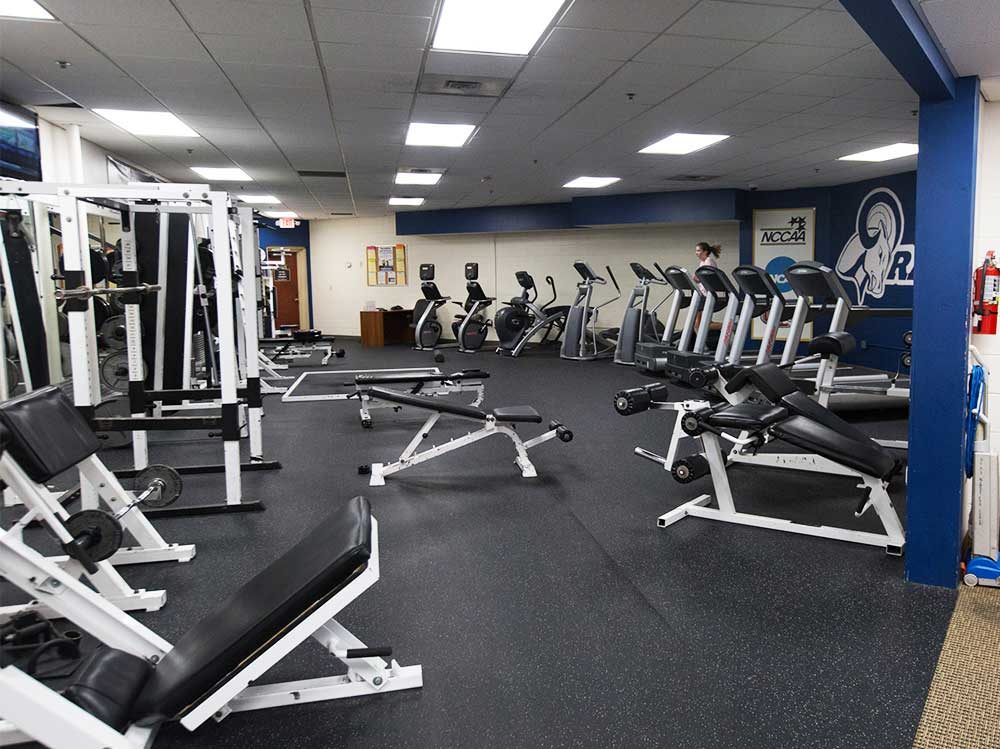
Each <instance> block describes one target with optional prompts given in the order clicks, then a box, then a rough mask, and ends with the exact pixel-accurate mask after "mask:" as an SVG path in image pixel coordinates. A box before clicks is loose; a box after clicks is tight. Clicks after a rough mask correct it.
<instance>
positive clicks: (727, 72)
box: [700, 68, 794, 94]
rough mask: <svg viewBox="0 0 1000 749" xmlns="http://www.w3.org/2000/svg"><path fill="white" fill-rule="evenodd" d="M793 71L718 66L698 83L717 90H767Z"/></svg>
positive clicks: (786, 79) (781, 81)
mask: <svg viewBox="0 0 1000 749" xmlns="http://www.w3.org/2000/svg"><path fill="white" fill-rule="evenodd" d="M793 77H794V73H782V72H779V71H771V70H737V69H736V68H719V69H718V70H716V71H714V72H712V73H709V75H708V76H706V77H705V78H704V80H702V81H700V83H702V84H704V85H708V86H711V87H712V88H714V89H716V90H718V91H737V92H738V91H742V92H746V93H747V94H754V93H761V92H763V91H768V90H770V89H772V88H774V87H775V86H780V85H781V84H783V83H787V82H788V81H789V80H791V79H792V78H793Z"/></svg>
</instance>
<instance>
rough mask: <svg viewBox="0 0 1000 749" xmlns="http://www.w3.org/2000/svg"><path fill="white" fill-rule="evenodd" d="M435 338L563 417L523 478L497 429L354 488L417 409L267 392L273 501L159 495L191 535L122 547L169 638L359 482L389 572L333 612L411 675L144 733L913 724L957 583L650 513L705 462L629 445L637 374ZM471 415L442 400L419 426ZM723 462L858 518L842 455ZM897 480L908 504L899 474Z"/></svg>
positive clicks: (795, 511)
mask: <svg viewBox="0 0 1000 749" xmlns="http://www.w3.org/2000/svg"><path fill="white" fill-rule="evenodd" d="M342 345H344V347H345V348H347V349H348V357H347V358H346V359H341V360H333V361H332V362H331V364H330V367H329V368H330V369H360V368H364V367H392V366H397V367H404V366H405V367H414V366H429V365H432V364H433V363H432V362H431V359H430V354H428V353H422V352H414V351H411V350H408V349H406V348H402V347H396V348H387V349H382V350H370V349H369V350H366V349H361V348H360V346H359V345H358V344H356V343H352V342H345V343H343V344H342ZM446 355H447V361H446V362H445V363H444V364H443V365H441V366H442V368H443V369H444V370H445V371H453V370H455V369H459V368H463V367H465V368H469V367H483V368H485V369H487V370H489V371H490V372H491V373H492V374H493V377H492V378H491V379H490V380H489V381H488V387H487V404H488V405H491V406H495V405H516V404H521V403H528V404H532V405H534V406H535V407H536V408H538V410H539V411H540V412H541V413H542V414H543V416H545V417H546V418H557V419H560V420H561V421H563V422H565V423H566V425H567V426H569V427H571V428H572V429H573V431H574V432H575V434H576V439H575V440H574V441H573V442H572V443H570V444H563V443H561V442H558V441H552V442H549V443H546V444H545V445H542V446H540V447H539V448H537V449H536V450H533V451H532V459H533V460H534V462H535V464H536V466H537V468H538V471H539V475H540V477H539V478H538V479H534V480H529V479H522V478H520V475H519V473H518V472H517V470H516V469H515V467H514V466H513V463H512V458H513V452H512V450H511V448H510V445H509V443H506V444H505V443H504V442H501V441H500V440H499V439H496V440H486V441H483V442H480V443H478V444H476V445H474V446H472V447H470V448H467V449H465V450H462V451H459V452H458V453H454V454H452V455H449V456H447V457H445V458H442V459H440V460H439V461H434V462H432V463H430V464H428V465H426V466H422V467H419V468H416V469H412V470H409V471H405V472H403V473H402V474H400V475H398V476H393V477H390V478H389V479H388V483H387V485H386V486H384V487H373V488H369V487H368V486H367V481H366V479H367V477H363V476H359V475H357V472H356V468H357V466H358V464H361V463H368V462H372V461H375V460H387V459H391V458H392V457H394V456H395V455H397V454H398V452H399V451H400V449H401V448H402V447H403V446H404V445H405V444H406V442H407V441H408V440H409V439H410V437H411V436H412V434H413V432H414V431H415V429H416V426H417V425H418V424H419V421H420V419H419V417H417V418H415V417H414V416H413V414H412V413H411V414H410V415H406V414H392V413H389V412H387V411H384V410H380V411H378V412H376V414H375V429H373V430H371V431H365V430H362V429H361V428H360V426H359V424H358V419H357V409H356V404H353V403H311V404H282V403H281V402H280V401H279V400H278V399H277V397H270V398H269V399H268V401H267V408H266V412H267V416H266V419H265V440H266V445H267V448H268V449H267V453H268V454H267V457H269V458H274V459H279V460H281V461H282V462H283V463H284V466H285V467H284V469H283V470H281V471H278V472H269V473H265V472H261V473H249V474H245V488H246V494H247V495H248V496H250V497H253V498H259V499H262V500H263V501H264V502H265V503H266V505H267V508H268V509H267V511H266V512H264V513H257V514H239V515H228V516H226V515H220V516H213V517H207V518H175V519H162V520H159V521H157V524H158V527H159V528H160V529H161V531H162V533H163V534H164V535H165V536H166V537H167V538H168V540H171V541H178V542H195V543H197V545H198V557H197V558H196V559H195V560H194V561H193V562H191V563H190V564H187V565H179V564H175V565H170V564H166V565H155V566H146V567H135V568H125V569H124V573H125V575H126V577H127V579H128V580H129V581H130V582H131V583H133V584H134V585H136V586H143V587H147V588H152V587H161V586H165V587H166V588H167V590H168V591H169V601H168V604H167V606H166V607H165V608H164V609H163V610H161V611H159V612H156V613H152V614H146V615H142V616H141V617H140V618H141V619H142V620H143V621H144V622H145V623H147V624H148V625H149V626H151V627H153V628H154V629H155V630H156V631H157V632H159V633H160V634H162V635H163V636H165V637H167V638H168V639H172V638H176V637H177V636H178V635H179V634H180V633H181V632H183V631H184V630H185V629H187V627H188V626H189V625H190V623H191V622H192V620H194V619H196V618H197V617H198V616H200V614H201V613H202V612H204V611H206V610H207V609H208V608H210V607H214V606H217V605H218V604H219V602H220V601H221V600H223V599H224V598H225V596H226V595H227V593H228V592H229V591H230V590H231V589H232V588H233V587H234V586H236V585H239V584H240V583H242V582H244V581H245V580H246V579H248V578H249V577H250V576H251V575H252V574H253V573H255V572H256V571H257V570H259V569H260V568H261V567H263V566H264V565H266V564H267V563H268V562H269V561H270V560H272V559H273V558H275V557H276V556H277V555H279V554H280V553H281V551H282V550H283V549H284V548H286V547H287V546H289V545H290V544H291V543H293V542H294V541H295V540H296V539H298V538H299V537H300V536H302V535H303V534H304V533H305V532H306V530H307V529H308V528H309V527H311V526H312V524H314V523H315V522H318V521H320V520H322V518H323V516H324V515H325V514H326V513H327V512H328V510H329V509H330V508H332V507H334V506H336V504H337V503H339V502H341V501H343V500H344V499H345V498H347V497H350V496H353V495H356V494H364V495H365V496H367V497H369V498H370V500H371V503H372V506H373V508H374V512H375V514H376V516H377V518H378V519H379V521H380V532H381V542H382V549H381V550H382V578H381V580H380V582H379V583H378V584H377V585H376V586H375V587H374V588H373V589H371V590H370V591H369V592H368V593H366V594H365V595H364V596H362V598H360V599H359V600H358V601H356V602H355V603H354V604H353V605H352V606H351V607H349V608H348V609H347V610H346V611H345V612H344V615H343V617H342V621H343V622H344V623H345V624H346V625H347V626H349V627H351V628H352V629H353V630H354V631H355V632H356V633H357V634H358V635H359V636H361V637H362V638H363V639H365V640H366V641H367V642H368V643H370V644H373V645H382V644H389V645H392V646H393V647H394V648H395V655H396V657H397V658H398V660H399V661H400V662H401V663H403V664H404V665H405V664H412V663H420V664H422V665H423V667H424V681H425V685H424V688H423V689H422V690H419V691H412V692H399V693H394V694H388V695H384V696H378V697H369V698H363V699H357V700H349V701H344V702H333V703H326V704H314V705H308V706H302V707H296V708H289V709H279V710H271V711H261V712H256V713H244V714H236V715H232V716H230V717H229V718H227V719H226V720H225V721H223V722H222V723H220V724H217V725H214V724H213V725H207V726H205V727H203V728H202V729H200V730H199V731H198V732H197V733H195V734H188V733H187V732H186V731H185V730H184V729H182V728H181V727H180V726H176V725H173V726H167V727H166V728H165V729H164V730H163V731H162V732H161V734H160V737H159V739H158V741H157V744H156V746H157V747H173V746H177V747H181V746H184V747H195V746H197V747H234V748H235V747H268V748H271V747H279V746H280V747H310V748H318V747H333V746H365V747H376V746H378V747H386V746H389V747H396V746H413V747H483V746H497V747H500V746H503V747H511V746H531V747H562V746H566V747H569V746H594V747H612V746H621V747H634V746H661V747H665V746H669V747H699V748H704V747H730V746H735V745H739V746H742V747H824V748H829V747H876V746H877V747H909V746H911V745H912V741H913V736H914V732H915V730H916V727H917V723H918V722H919V719H920V713H921V709H922V706H923V703H924V698H925V696H926V693H927V689H928V685H929V683H930V680H931V676H932V674H933V670H934V665H935V662H936V659H937V654H938V652H939V649H940V645H941V642H942V639H943V637H944V634H945V630H946V629H947V626H948V621H949V616H950V614H951V611H952V607H953V605H954V598H955V594H954V592H952V591H946V590H940V589H931V588H922V587H917V586H913V585H908V584H906V583H904V582H903V581H902V566H903V565H902V561H901V560H899V559H895V558H891V557H887V556H885V555H884V554H883V553H882V552H881V551H879V550H878V549H875V548H870V547H862V546H854V545H850V544H845V543H838V542H835V541H826V540H822V539H811V538H806V537H799V536H794V535H786V534H781V533H777V532H773V531H766V530H761V529H753V528H742V527H737V526H731V525H725V524H721V523H712V522H710V521H704V520H697V519H690V518H689V519H686V520H684V521H682V522H680V523H679V524H677V525H674V526H672V527H671V528H669V529H659V528H657V527H656V518H657V516H659V515H660V514H662V513H663V512H665V511H667V510H669V509H671V508H672V507H674V506H676V505H678V504H680V503H681V502H682V501H684V500H687V499H689V498H691V497H694V496H696V495H697V494H699V493H702V492H705V491H710V482H709V481H708V479H702V480H701V481H699V482H697V483H695V484H692V485H689V486H681V485H679V484H676V483H674V482H673V481H672V480H671V479H670V478H669V476H668V475H667V474H666V473H664V472H662V471H661V470H660V469H658V467H657V466H655V465H653V464H652V463H648V462H645V461H642V460H640V459H638V458H636V457H635V456H633V455H632V448H633V446H634V445H636V444H641V445H644V446H647V447H649V448H651V449H654V450H661V451H662V450H664V449H665V441H666V439H667V438H668V436H669V429H670V426H671V420H672V415H671V414H666V413H655V412H651V413H646V414H640V415H637V416H634V417H630V418H623V417H620V416H618V415H617V414H616V413H615V412H614V410H613V408H612V399H611V396H612V394H613V393H614V392H615V391H616V390H617V389H618V388H620V387H625V386H629V385H634V384H639V383H642V382H646V381H647V380H646V379H645V378H643V377H642V376H640V375H639V374H638V373H636V372H634V371H633V370H632V369H630V368H626V367H620V366H615V365H613V364H611V363H609V362H592V363H577V362H569V361H562V360H560V359H559V358H558V357H557V356H556V355H554V354H550V353H539V354H534V355H531V356H525V357H523V358H521V359H517V360H511V359H500V358H498V357H496V356H495V355H494V354H492V353H491V352H490V353H481V354H478V355H472V356H467V355H462V354H459V353H457V352H454V351H448V352H446ZM467 424H468V422H461V423H459V422H457V421H452V422H448V421H446V420H442V422H441V423H440V425H439V427H438V428H437V429H435V433H436V434H437V433H440V434H442V435H448V434H460V433H462V432H463V431H465V430H467V426H466V425H467ZM451 427H453V428H451ZM870 428H871V429H872V430H873V431H875V432H877V433H878V435H879V436H896V435H899V434H901V432H902V431H903V426H902V425H901V424H899V423H895V424H872V425H870ZM522 431H523V432H524V433H525V434H534V433H535V427H533V426H532V425H526V427H524V428H522ZM215 449H216V448H215V446H214V445H212V444H211V443H205V442H199V443H197V444H193V445H191V446H186V447H177V446H175V447H171V448H168V449H163V451H162V452H161V453H159V454H158V455H154V459H160V460H173V461H175V462H191V461H195V460H206V459H207V456H208V455H211V454H212V452H211V451H213V450H215ZM109 462H113V459H112V458H111V457H110V456H109ZM732 481H733V487H734V491H735V492H736V495H737V503H738V505H739V506H740V507H741V508H743V509H748V510H757V511H769V512H772V513H774V514H778V515H781V516H784V517H788V518H792V519H799V520H805V521H807V522H817V523H818V522H827V523H839V524H850V523H852V522H854V521H853V514H852V513H853V509H854V507H855V505H856V503H857V491H856V490H855V489H854V487H853V484H852V482H851V481H849V480H843V481H841V480H832V481H826V480H824V479H820V478H817V477H809V476H806V475H799V476H796V475H794V474H787V473H782V472H775V471H765V470H761V469H747V468H734V469H733V471H732ZM220 488H221V477H191V478H190V479H189V480H188V481H187V483H186V488H185V493H186V496H187V497H190V501H205V500H209V499H214V498H215V497H213V496H212V493H213V492H218V491H220ZM893 495H894V499H895V500H896V502H897V507H898V509H899V512H900V515H901V516H902V517H905V511H904V507H903V497H902V488H901V486H899V485H897V486H896V487H894V492H893ZM181 501H182V502H183V501H185V500H181ZM860 527H866V528H871V527H872V526H871V525H870V524H868V523H867V521H866V522H863V523H861V526H860ZM328 664H330V661H329V660H327V659H326V658H325V657H324V655H323V654H322V653H321V652H320V650H319V648H318V646H314V645H312V644H311V643H310V644H307V645H306V646H304V647H303V648H301V649H300V651H299V652H297V653H295V654H293V656H292V657H290V658H288V659H286V660H285V661H284V662H283V663H282V664H280V666H279V667H278V668H277V669H276V670H275V672H274V673H275V675H276V676H278V677H280V678H307V677H309V676H315V675H319V674H320V673H322V672H323V671H322V670H323V669H324V668H326V667H327V665H328ZM330 665H332V664H330Z"/></svg>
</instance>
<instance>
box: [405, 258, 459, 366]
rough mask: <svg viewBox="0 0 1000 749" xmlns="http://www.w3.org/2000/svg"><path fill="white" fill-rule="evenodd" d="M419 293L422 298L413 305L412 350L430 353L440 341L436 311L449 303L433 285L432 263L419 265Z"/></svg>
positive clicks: (439, 326)
mask: <svg viewBox="0 0 1000 749" xmlns="http://www.w3.org/2000/svg"><path fill="white" fill-rule="evenodd" d="M420 291H421V293H422V294H423V295H424V298H423V299H418V300H417V303H416V304H415V305H413V320H414V324H413V348H414V349H416V350H417V351H430V350H432V349H434V348H436V347H437V345H438V341H440V340H441V323H440V322H439V321H438V319H437V311H438V309H440V308H441V307H443V306H444V305H446V304H447V303H448V302H449V301H451V297H447V296H442V294H441V292H440V291H438V287H437V284H436V283H434V263H421V265H420Z"/></svg>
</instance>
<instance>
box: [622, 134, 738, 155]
mask: <svg viewBox="0 0 1000 749" xmlns="http://www.w3.org/2000/svg"><path fill="white" fill-rule="evenodd" d="M728 137H729V136H728V135H702V134H699V133H674V134H673V135H670V136H668V137H666V138H664V139H663V140H658V141H656V143H651V144H650V145H648V146H646V147H645V148H643V149H642V150H641V151H639V153H668V154H674V155H676V156H682V155H684V154H686V153H694V152H695V151H700V150H701V149H703V148H708V147H709V146H712V145H715V144H716V143H718V142H719V141H723V140H725V139H726V138H728Z"/></svg>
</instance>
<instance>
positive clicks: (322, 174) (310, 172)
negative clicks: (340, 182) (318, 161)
mask: <svg viewBox="0 0 1000 749" xmlns="http://www.w3.org/2000/svg"><path fill="white" fill-rule="evenodd" d="M299 176H300V177H334V178H338V179H344V178H345V177H346V176H347V172H324V171H313V170H310V169H302V170H300V171H299Z"/></svg>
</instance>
